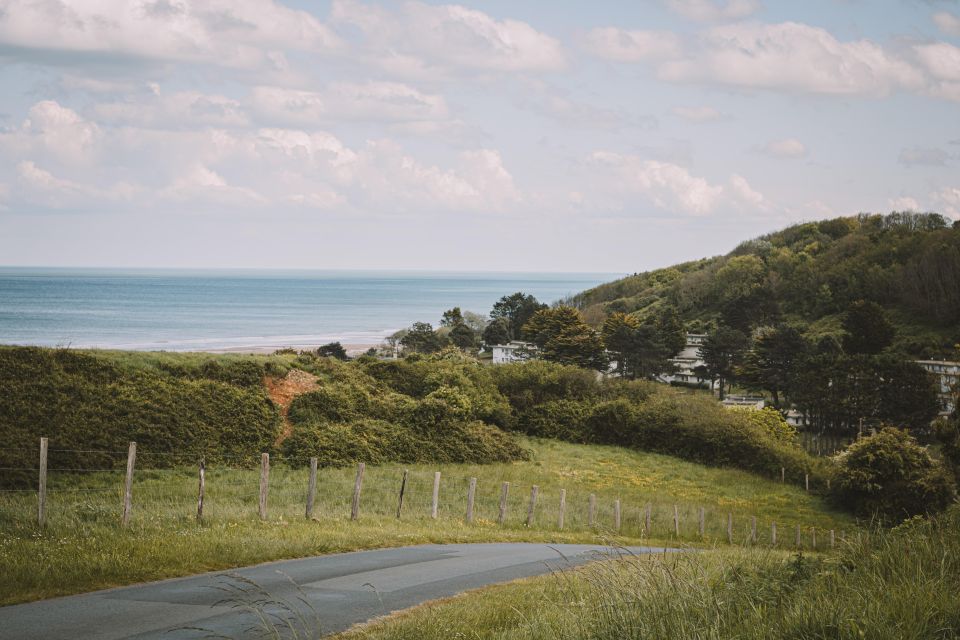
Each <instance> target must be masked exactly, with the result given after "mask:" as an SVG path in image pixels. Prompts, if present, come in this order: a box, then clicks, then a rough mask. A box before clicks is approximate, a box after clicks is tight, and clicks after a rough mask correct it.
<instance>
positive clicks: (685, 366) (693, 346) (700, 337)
mask: <svg viewBox="0 0 960 640" xmlns="http://www.w3.org/2000/svg"><path fill="white" fill-rule="evenodd" d="M706 338H707V334H705V333H688V334H687V343H686V345H684V347H683V350H682V351H680V353H678V354H677V355H676V357H674V358H671V359H670V362H672V363H673V365H674V367H675V371H674V372H673V373H672V374H666V375H663V376H660V380H662V381H663V382H667V383H671V384H679V385H683V386H690V387H703V388H705V389H707V388H710V384H711V381H710V379H709V378H701V377H700V376H699V375H697V373H696V369H697V367H701V366H703V364H704V363H703V360H702V359H701V358H700V347H701V345H703V341H704V340H706Z"/></svg>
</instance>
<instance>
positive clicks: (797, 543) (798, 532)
mask: <svg viewBox="0 0 960 640" xmlns="http://www.w3.org/2000/svg"><path fill="white" fill-rule="evenodd" d="M795 543H796V546H797V547H799V546H800V525H797V538H796V541H795Z"/></svg>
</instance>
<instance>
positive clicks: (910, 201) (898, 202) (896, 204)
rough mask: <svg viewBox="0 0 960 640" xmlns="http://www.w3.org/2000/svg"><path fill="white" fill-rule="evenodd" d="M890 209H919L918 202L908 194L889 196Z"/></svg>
mask: <svg viewBox="0 0 960 640" xmlns="http://www.w3.org/2000/svg"><path fill="white" fill-rule="evenodd" d="M889 204H890V210H891V211H920V203H919V202H917V201H916V199H914V198H911V197H910V196H901V197H899V198H890V201H889Z"/></svg>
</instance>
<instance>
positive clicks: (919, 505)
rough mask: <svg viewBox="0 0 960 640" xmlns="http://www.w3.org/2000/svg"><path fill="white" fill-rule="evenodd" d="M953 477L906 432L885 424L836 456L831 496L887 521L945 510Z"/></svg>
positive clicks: (861, 511) (857, 510)
mask: <svg viewBox="0 0 960 640" xmlns="http://www.w3.org/2000/svg"><path fill="white" fill-rule="evenodd" d="M954 495H955V487H954V483H953V481H952V479H951V478H950V477H949V475H948V474H947V472H946V470H945V469H944V468H943V466H942V465H941V464H939V463H938V462H937V461H935V460H934V459H933V458H932V457H931V456H930V454H929V453H928V452H927V450H926V449H925V448H923V447H921V446H920V445H919V444H917V441H916V440H914V439H913V438H912V437H911V436H910V435H909V434H908V433H907V432H906V431H903V430H900V429H894V428H890V427H887V428H884V429H882V430H881V431H880V432H879V433H877V434H876V435H872V436H869V437H866V438H863V439H862V440H859V441H858V442H855V443H853V444H852V445H850V446H849V447H848V448H847V449H846V450H845V451H844V452H843V453H841V454H839V455H838V456H837V472H836V481H835V483H834V488H833V493H832V497H833V498H834V499H835V500H836V501H837V502H838V503H839V504H841V505H843V506H844V507H846V508H848V509H851V510H852V511H854V512H856V513H858V514H860V515H863V516H870V517H876V518H878V519H879V520H880V521H882V522H886V523H890V522H896V521H899V520H903V519H904V518H908V517H910V516H914V515H920V514H926V513H933V512H937V511H941V510H942V509H944V508H945V507H946V506H947V505H948V504H949V503H950V502H951V501H952V500H953V497H954Z"/></svg>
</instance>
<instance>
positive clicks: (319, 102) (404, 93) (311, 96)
mask: <svg viewBox="0 0 960 640" xmlns="http://www.w3.org/2000/svg"><path fill="white" fill-rule="evenodd" d="M251 105H252V108H253V110H254V111H255V112H256V113H257V115H258V116H259V117H260V118H261V119H264V120H267V121H269V122H271V123H279V124H295V125H316V124H317V123H319V122H329V121H331V120H368V121H375V122H415V121H427V122H429V121H443V120H447V119H448V118H449V115H450V114H449V110H448V108H447V103H446V100H444V98H443V96H439V95H430V94H425V93H422V92H420V91H418V90H417V89H414V88H413V87H410V86H407V85H405V84H400V83H397V82H372V81H371V82H366V83H359V84H358V83H347V82H341V83H334V84H331V85H329V86H328V87H327V88H326V89H325V90H324V91H322V92H317V91H300V90H295V89H285V88H282V87H255V88H254V89H253V91H252V93H251Z"/></svg>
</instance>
